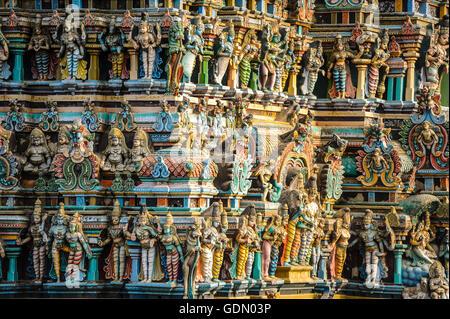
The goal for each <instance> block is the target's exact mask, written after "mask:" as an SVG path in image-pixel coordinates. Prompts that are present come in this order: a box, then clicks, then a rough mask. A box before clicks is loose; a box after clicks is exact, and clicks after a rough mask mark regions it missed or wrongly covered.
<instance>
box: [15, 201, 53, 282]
mask: <svg viewBox="0 0 450 319" xmlns="http://www.w3.org/2000/svg"><path fill="white" fill-rule="evenodd" d="M30 219H31V220H30V225H29V227H28V229H27V233H26V236H25V238H23V239H22V238H21V237H19V238H18V239H17V240H16V244H17V245H18V246H21V245H24V244H26V243H28V242H30V241H31V242H32V250H33V269H34V274H35V281H36V282H38V283H40V282H42V280H43V279H44V274H45V264H46V261H47V258H46V255H47V251H48V245H47V243H48V235H47V233H46V232H45V229H44V226H45V221H46V219H47V213H43V212H42V203H41V201H40V200H39V199H37V200H36V202H35V203H34V210H33V213H32V215H31V218H30Z"/></svg>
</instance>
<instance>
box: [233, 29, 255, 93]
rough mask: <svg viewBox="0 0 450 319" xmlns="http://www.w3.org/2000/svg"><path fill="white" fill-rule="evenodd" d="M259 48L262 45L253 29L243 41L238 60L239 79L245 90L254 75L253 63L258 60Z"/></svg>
mask: <svg viewBox="0 0 450 319" xmlns="http://www.w3.org/2000/svg"><path fill="white" fill-rule="evenodd" d="M259 47H260V44H259V42H258V37H257V36H256V33H255V31H254V30H253V29H250V30H248V31H247V33H246V34H245V36H244V40H243V41H242V50H241V51H240V53H239V56H238V59H237V62H238V64H239V79H240V81H241V87H242V88H243V89H247V88H248V87H249V84H250V83H249V82H250V76H251V74H252V65H251V62H252V61H253V60H254V59H257V58H258V55H259Z"/></svg>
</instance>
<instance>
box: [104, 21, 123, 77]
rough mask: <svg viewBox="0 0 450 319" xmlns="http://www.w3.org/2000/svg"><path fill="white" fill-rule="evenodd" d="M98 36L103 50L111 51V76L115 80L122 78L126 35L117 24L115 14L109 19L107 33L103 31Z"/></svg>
mask: <svg viewBox="0 0 450 319" xmlns="http://www.w3.org/2000/svg"><path fill="white" fill-rule="evenodd" d="M97 38H98V41H99V42H100V46H101V48H102V51H104V52H110V54H111V63H112V71H110V78H111V79H114V80H118V79H121V77H122V71H123V64H124V55H125V54H124V44H125V35H124V34H123V32H122V30H121V29H120V28H118V27H117V26H116V17H115V16H112V17H111V19H110V21H109V28H108V32H107V33H106V35H105V34H104V32H102V33H100V34H99V35H98V37H97Z"/></svg>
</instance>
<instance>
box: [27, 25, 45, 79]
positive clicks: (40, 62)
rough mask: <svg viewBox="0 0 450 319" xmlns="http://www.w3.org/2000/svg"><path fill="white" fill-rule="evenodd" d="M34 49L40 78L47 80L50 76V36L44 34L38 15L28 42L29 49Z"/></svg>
mask: <svg viewBox="0 0 450 319" xmlns="http://www.w3.org/2000/svg"><path fill="white" fill-rule="evenodd" d="M32 50H33V51H34V59H35V62H36V67H37V71H38V79H39V80H43V81H45V80H47V77H48V70H49V64H50V38H49V37H48V36H47V35H45V34H42V29H41V18H40V17H38V21H37V22H36V25H35V26H34V30H33V35H32V36H31V39H30V43H28V51H32Z"/></svg>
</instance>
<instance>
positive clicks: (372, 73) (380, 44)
mask: <svg viewBox="0 0 450 319" xmlns="http://www.w3.org/2000/svg"><path fill="white" fill-rule="evenodd" d="M376 43H377V46H376V48H375V53H374V55H373V57H372V59H371V61H370V65H369V70H368V84H367V85H368V91H369V98H370V99H373V98H375V95H376V97H377V98H379V99H382V98H383V94H384V92H385V90H386V87H385V85H384V82H385V80H386V76H387V75H388V74H389V65H388V64H387V63H386V62H387V60H389V57H390V54H389V50H388V44H389V34H388V30H387V29H385V30H384V31H383V36H382V38H381V39H380V38H379V37H378V36H377V38H376ZM380 70H382V71H383V73H382V76H381V78H380Z"/></svg>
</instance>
